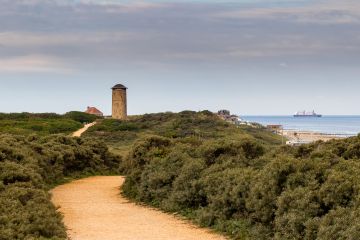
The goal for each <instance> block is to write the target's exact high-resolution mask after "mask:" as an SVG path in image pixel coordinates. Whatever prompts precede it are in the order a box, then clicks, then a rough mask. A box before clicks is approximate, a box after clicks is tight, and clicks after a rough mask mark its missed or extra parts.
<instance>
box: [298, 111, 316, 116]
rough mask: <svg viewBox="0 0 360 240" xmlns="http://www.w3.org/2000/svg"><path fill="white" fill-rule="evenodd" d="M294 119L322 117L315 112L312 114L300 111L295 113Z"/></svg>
mask: <svg viewBox="0 0 360 240" xmlns="http://www.w3.org/2000/svg"><path fill="white" fill-rule="evenodd" d="M294 117H322V115H321V114H317V113H316V112H315V111H312V112H306V111H301V112H297V113H295V114H294Z"/></svg>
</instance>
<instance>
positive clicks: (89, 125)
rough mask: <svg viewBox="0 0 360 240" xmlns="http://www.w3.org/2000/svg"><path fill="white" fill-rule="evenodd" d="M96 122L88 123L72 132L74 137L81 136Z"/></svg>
mask: <svg viewBox="0 0 360 240" xmlns="http://www.w3.org/2000/svg"><path fill="white" fill-rule="evenodd" d="M95 124H96V122H93V123H89V124H86V125H85V126H84V127H83V128H81V129H79V130H77V131H76V132H74V133H73V134H72V137H81V135H82V134H83V133H84V132H86V131H87V130H88V129H89V128H90V127H92V126H94V125H95Z"/></svg>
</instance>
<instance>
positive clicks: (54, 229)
mask: <svg viewBox="0 0 360 240" xmlns="http://www.w3.org/2000/svg"><path fill="white" fill-rule="evenodd" d="M120 161H121V159H120V158H119V157H116V156H114V155H112V154H111V153H110V152H109V151H108V148H107V146H106V145H105V144H104V143H102V142H99V141H97V140H91V139H80V138H71V137H67V136H64V135H52V136H46V137H39V136H34V135H33V136H29V137H25V136H13V135H5V134H3V135H0V239H1V240H2V239H4V240H16V239H19V240H23V239H65V238H66V233H65V227H64V226H63V223H62V217H61V215H60V214H59V213H57V212H56V209H55V207H54V206H53V205H52V203H51V202H50V196H49V194H48V192H47V190H48V189H49V188H50V187H51V186H53V185H55V184H57V183H60V182H62V181H64V178H65V177H67V178H69V177H70V178H73V177H79V176H84V175H89V174H112V173H117V171H118V169H119V164H120Z"/></svg>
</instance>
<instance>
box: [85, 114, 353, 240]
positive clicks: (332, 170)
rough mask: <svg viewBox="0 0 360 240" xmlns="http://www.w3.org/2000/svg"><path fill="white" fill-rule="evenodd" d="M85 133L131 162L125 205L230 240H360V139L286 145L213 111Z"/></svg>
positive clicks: (141, 119) (142, 119) (113, 124)
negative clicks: (169, 215)
mask: <svg viewBox="0 0 360 240" xmlns="http://www.w3.org/2000/svg"><path fill="white" fill-rule="evenodd" d="M87 134H88V136H97V137H99V138H102V139H103V140H105V141H106V142H108V143H109V144H110V145H111V146H112V148H113V149H115V150H118V151H119V152H121V153H123V154H125V156H126V157H125V160H124V162H123V163H122V170H123V171H124V172H125V173H126V174H127V179H126V182H125V185H124V187H123V192H124V194H125V195H126V196H127V197H129V198H131V199H133V200H135V201H139V202H142V203H146V204H149V205H151V206H154V207H157V208H161V209H163V210H164V211H169V212H177V213H180V214H182V215H184V216H186V217H188V218H190V219H192V220H193V221H195V222H196V223H198V224H200V225H202V226H205V227H212V228H214V229H216V230H218V231H221V232H223V233H226V234H228V235H229V236H230V237H231V238H233V239H256V240H258V239H260V240H261V239H264V240H265V239H279V240H280V239H281V240H282V239H289V240H290V239H292V240H293V239H298V240H300V239H309V240H310V239H311V240H312V239H314V240H315V239H322V240H329V239H334V240H335V239H359V238H360V235H359V233H360V208H359V206H360V192H359V190H360V178H359V176H360V137H353V138H350V139H345V140H334V141H330V142H327V143H323V142H317V143H313V144H310V145H304V146H301V147H288V146H281V145H280V139H279V138H278V137H277V136H276V135H273V134H271V133H269V132H267V131H266V130H264V129H261V128H249V127H240V128H237V127H236V126H233V125H229V124H227V123H225V122H223V121H221V120H219V119H218V118H217V117H216V116H214V115H212V114H211V113H209V112H200V113H195V112H183V113H179V114H172V113H164V114H151V115H144V116H138V117H134V118H132V119H131V120H130V121H127V122H121V121H114V120H105V121H104V122H103V123H102V124H99V125H98V126H96V127H94V128H93V129H91V131H90V132H88V133H87ZM132 145H133V146H132ZM131 146H132V147H131ZM129 147H130V148H129ZM129 149H130V151H129Z"/></svg>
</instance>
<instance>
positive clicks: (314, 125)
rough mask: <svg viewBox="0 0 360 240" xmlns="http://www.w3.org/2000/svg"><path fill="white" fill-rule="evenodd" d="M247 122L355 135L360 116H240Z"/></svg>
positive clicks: (359, 125)
mask: <svg viewBox="0 0 360 240" xmlns="http://www.w3.org/2000/svg"><path fill="white" fill-rule="evenodd" d="M241 118H242V119H243V120H245V121H248V122H256V123H260V124H262V125H264V126H266V125H272V124H279V125H283V128H284V129H286V130H297V131H313V132H319V133H325V134H336V135H344V136H355V135H358V134H359V133H360V116H323V117H321V118H317V117H293V116H241Z"/></svg>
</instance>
